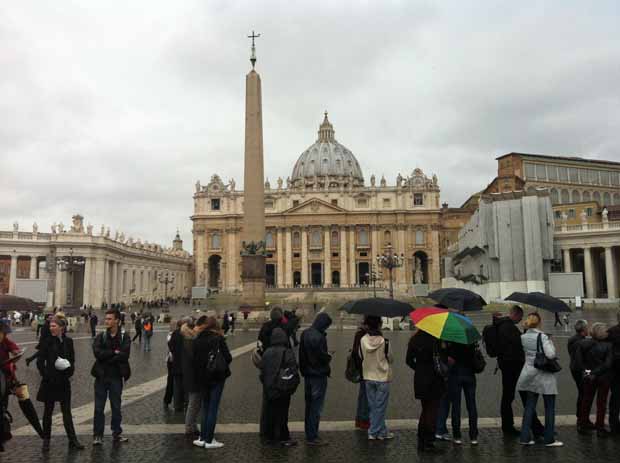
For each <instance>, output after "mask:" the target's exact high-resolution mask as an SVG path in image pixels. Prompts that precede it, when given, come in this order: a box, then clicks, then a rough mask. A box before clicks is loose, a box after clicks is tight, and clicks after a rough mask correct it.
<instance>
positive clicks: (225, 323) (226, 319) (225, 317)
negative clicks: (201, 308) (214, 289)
mask: <svg viewBox="0 0 620 463" xmlns="http://www.w3.org/2000/svg"><path fill="white" fill-rule="evenodd" d="M222 330H223V331H224V336H227V335H228V331H229V330H230V318H229V317H228V311H226V312H224V315H223V316H222Z"/></svg>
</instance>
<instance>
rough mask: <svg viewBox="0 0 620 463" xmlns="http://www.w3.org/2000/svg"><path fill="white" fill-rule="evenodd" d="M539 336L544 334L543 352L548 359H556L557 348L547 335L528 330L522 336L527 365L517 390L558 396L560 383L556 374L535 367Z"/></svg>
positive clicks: (524, 366) (520, 377)
mask: <svg viewBox="0 0 620 463" xmlns="http://www.w3.org/2000/svg"><path fill="white" fill-rule="evenodd" d="M539 334H542V338H541V339H542V345H543V351H544V352H545V355H546V356H547V358H550V359H552V358H556V355H557V354H556V351H555V346H554V345H553V342H551V339H549V337H548V336H547V335H546V334H545V333H543V332H542V331H540V330H537V329H529V330H527V332H526V333H525V334H523V335H521V344H522V345H523V351H524V352H525V365H523V369H522V370H521V375H520V376H519V381H518V382H517V390H518V391H527V392H535V393H536V394H544V395H557V394H558V382H557V380H556V377H555V374H553V373H549V372H546V371H542V370H539V369H537V368H535V367H534V359H535V358H536V342H537V340H538V335H539Z"/></svg>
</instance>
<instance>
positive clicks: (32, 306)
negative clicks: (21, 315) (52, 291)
mask: <svg viewBox="0 0 620 463" xmlns="http://www.w3.org/2000/svg"><path fill="white" fill-rule="evenodd" d="M37 308H38V305H37V303H36V302H34V301H33V300H32V299H26V298H25V297H17V296H11V295H10V294H2V295H0V310H36V309H37Z"/></svg>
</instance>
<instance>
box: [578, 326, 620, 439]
mask: <svg viewBox="0 0 620 463" xmlns="http://www.w3.org/2000/svg"><path fill="white" fill-rule="evenodd" d="M590 333H591V334H592V339H584V340H582V341H579V343H578V344H577V349H576V352H575V367H576V370H577V371H579V372H580V373H581V375H582V377H583V382H582V388H583V397H582V399H581V403H580V409H579V419H578V420H577V430H578V431H579V432H580V433H586V432H589V431H591V428H590V427H589V426H587V424H588V423H589V421H590V410H591V409H592V403H593V402H594V396H595V395H596V425H595V427H596V431H597V434H598V435H599V437H607V436H608V435H609V431H608V430H607V429H606V428H605V412H606V410H607V396H608V395H609V387H610V384H611V376H612V368H613V360H614V356H613V350H612V346H611V344H610V343H608V342H607V326H606V325H605V324H604V323H594V324H593V325H592V329H591V330H590Z"/></svg>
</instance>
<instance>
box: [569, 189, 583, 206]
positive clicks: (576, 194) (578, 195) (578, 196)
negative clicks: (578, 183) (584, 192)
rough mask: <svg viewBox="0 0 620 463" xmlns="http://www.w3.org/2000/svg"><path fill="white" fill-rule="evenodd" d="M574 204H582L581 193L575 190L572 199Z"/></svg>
mask: <svg viewBox="0 0 620 463" xmlns="http://www.w3.org/2000/svg"><path fill="white" fill-rule="evenodd" d="M571 199H572V201H573V202H574V203H580V202H581V192H580V191H579V190H573V197H572V198H571Z"/></svg>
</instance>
